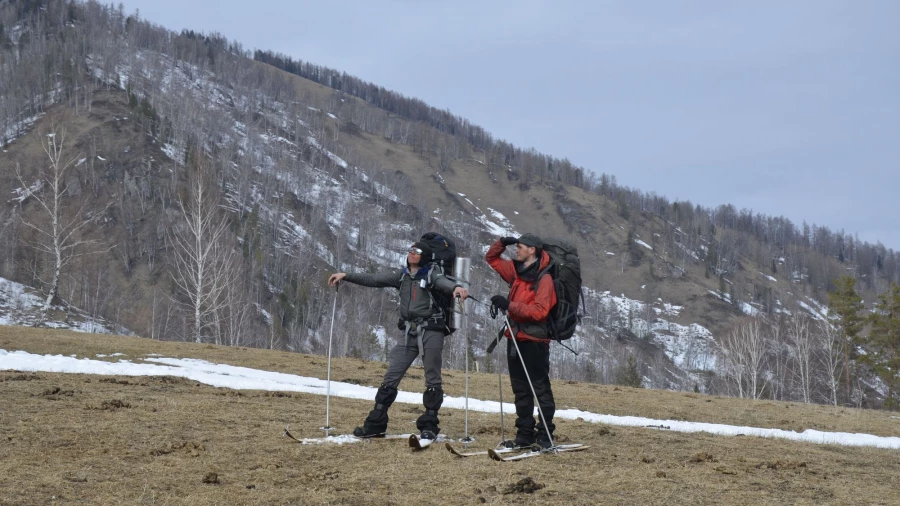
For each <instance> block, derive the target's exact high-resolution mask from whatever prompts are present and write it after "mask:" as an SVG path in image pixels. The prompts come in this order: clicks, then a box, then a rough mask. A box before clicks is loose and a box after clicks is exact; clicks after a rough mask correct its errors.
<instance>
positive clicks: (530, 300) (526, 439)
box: [485, 234, 556, 448]
mask: <svg viewBox="0 0 900 506" xmlns="http://www.w3.org/2000/svg"><path fill="white" fill-rule="evenodd" d="M513 244H515V245H516V259H515V260H506V259H504V258H501V255H502V254H503V252H504V251H505V250H506V247H507V246H511V245H513ZM542 248H543V242H542V241H541V238H540V237H538V236H536V235H534V234H525V235H523V236H521V237H519V238H518V239H516V238H515V237H501V238H500V239H499V240H497V242H495V243H494V244H492V245H491V247H490V249H488V252H487V254H486V255H485V260H487V263H488V265H490V266H491V268H492V269H494V270H495V271H497V272H498V273H499V274H500V277H501V278H503V281H506V282H507V283H509V296H508V297H504V296H502V295H495V296H494V297H492V298H491V304H492V305H494V306H495V307H497V308H499V309H502V310H503V311H506V312H507V315H508V318H509V323H510V325H512V331H510V329H508V328H507V329H506V330H505V332H504V335H505V336H506V338H507V342H506V363H507V365H508V366H509V379H510V383H512V389H513V393H514V394H515V404H516V416H517V418H516V439H515V444H516V446H530V445H532V444H534V443H535V441H537V443H538V444H540V445H541V446H542V447H544V448H548V447H550V444H551V443H550V441H551V437H552V435H553V429H554V428H555V426H554V425H553V414H554V413H555V411H556V404H555V403H554V401H553V390H552V389H551V388H550V339H549V336H550V334H549V332H548V329H547V318H548V316H549V314H550V309H552V308H553V306H554V305H556V290H555V289H554V287H553V279H552V278H551V277H550V276H549V275H542V276H541V275H540V273H541V272H542V271H543V270H544V269H545V268H546V267H547V265H548V264H549V263H550V255H548V254H547V253H545V252H544V251H543V249H542ZM513 336H515V339H516V343H517V344H518V348H519V352H520V353H521V354H522V360H520V359H519V357H518V356H517V354H516V346H515V345H514V343H513V342H512V338H513ZM523 361H524V362H525V367H527V368H528V374H529V375H530V377H531V382H532V386H534V395H535V396H537V400H538V404H539V405H540V408H541V412H542V413H543V416H544V417H546V420H541V421H540V423H538V424H537V427H535V423H534V397H532V392H531V388H530V387H529V386H528V377H527V376H526V375H525V369H524V368H523V367H522V362H523Z"/></svg>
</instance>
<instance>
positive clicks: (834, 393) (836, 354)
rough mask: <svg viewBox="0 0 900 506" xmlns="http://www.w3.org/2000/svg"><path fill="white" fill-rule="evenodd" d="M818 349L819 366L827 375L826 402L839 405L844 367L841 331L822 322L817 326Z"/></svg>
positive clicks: (825, 375) (825, 378)
mask: <svg viewBox="0 0 900 506" xmlns="http://www.w3.org/2000/svg"><path fill="white" fill-rule="evenodd" d="M816 327H817V328H816V336H815V340H816V348H817V350H816V351H817V353H816V356H817V357H818V362H819V365H820V366H821V367H822V369H823V370H824V371H823V372H824V373H825V374H824V376H823V379H824V381H825V385H826V387H827V388H828V392H827V395H828V396H827V397H826V399H825V400H826V402H828V403H829V404H831V405H833V406H837V405H838V390H839V389H840V375H841V370H842V368H843V367H844V365H843V356H844V353H843V346H844V338H843V335H842V334H841V332H840V330H839V329H838V328H837V327H835V326H834V325H831V324H830V323H829V322H824V321H820V322H819V324H818V325H817V326H816Z"/></svg>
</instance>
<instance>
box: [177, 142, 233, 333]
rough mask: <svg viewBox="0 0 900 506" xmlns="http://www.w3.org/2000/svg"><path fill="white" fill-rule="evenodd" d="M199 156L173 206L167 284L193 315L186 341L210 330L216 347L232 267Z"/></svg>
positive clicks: (216, 204) (222, 224)
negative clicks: (175, 218) (176, 213)
mask: <svg viewBox="0 0 900 506" xmlns="http://www.w3.org/2000/svg"><path fill="white" fill-rule="evenodd" d="M202 156H203V155H197V163H196V164H195V170H194V172H193V174H192V175H191V177H190V183H189V184H190V194H189V196H188V198H187V202H185V200H184V199H182V200H180V201H179V210H180V214H181V218H182V220H181V223H180V224H179V226H177V227H175V229H174V231H173V232H171V233H170V237H169V239H170V242H171V243H172V246H173V250H174V251H173V253H174V255H173V257H174V258H173V270H172V272H171V275H172V279H173V280H174V282H175V284H176V285H177V287H178V288H179V289H180V291H181V292H182V294H183V295H184V297H185V298H186V299H187V300H188V302H187V304H186V305H187V306H188V307H189V309H190V310H191V312H192V315H193V318H192V320H193V322H192V323H193V329H192V334H193V335H192V336H191V337H192V338H193V340H194V341H195V342H198V343H199V342H202V337H203V333H204V331H208V330H212V331H213V332H214V333H215V339H216V341H217V342H218V340H219V338H220V336H221V330H222V325H221V323H222V322H221V320H220V318H221V313H220V311H221V310H223V309H224V308H225V307H226V303H227V300H228V298H227V297H226V295H227V293H228V286H229V284H230V283H232V282H234V280H235V276H234V270H235V268H236V263H237V258H236V255H235V252H234V248H232V247H231V246H230V245H229V244H227V241H226V238H225V236H226V232H227V231H228V221H227V217H226V216H225V215H224V214H223V213H222V212H221V210H220V209H219V201H218V198H217V196H216V195H215V194H214V193H213V191H212V189H211V188H210V186H211V182H210V181H209V179H210V178H209V177H207V176H208V174H207V172H208V170H207V165H206V163H205V161H204V160H202Z"/></svg>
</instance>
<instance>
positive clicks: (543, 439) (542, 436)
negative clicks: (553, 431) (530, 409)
mask: <svg viewBox="0 0 900 506" xmlns="http://www.w3.org/2000/svg"><path fill="white" fill-rule="evenodd" d="M535 443H536V444H537V445H538V446H540V447H541V449H542V450H546V449H547V448H550V447H551V446H553V444H552V443H551V442H550V436H549V435H548V434H547V432H546V431H543V430H542V431H539V432H538V435H537V440H536V441H535Z"/></svg>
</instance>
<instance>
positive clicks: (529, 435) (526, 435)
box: [513, 430, 534, 448]
mask: <svg viewBox="0 0 900 506" xmlns="http://www.w3.org/2000/svg"><path fill="white" fill-rule="evenodd" d="M533 444H534V431H528V432H523V431H521V430H519V431H517V432H516V439H515V440H514V441H513V446H515V447H518V448H528V447H529V446H531V445H533Z"/></svg>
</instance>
